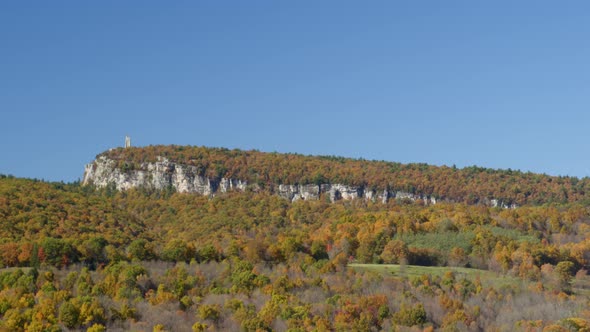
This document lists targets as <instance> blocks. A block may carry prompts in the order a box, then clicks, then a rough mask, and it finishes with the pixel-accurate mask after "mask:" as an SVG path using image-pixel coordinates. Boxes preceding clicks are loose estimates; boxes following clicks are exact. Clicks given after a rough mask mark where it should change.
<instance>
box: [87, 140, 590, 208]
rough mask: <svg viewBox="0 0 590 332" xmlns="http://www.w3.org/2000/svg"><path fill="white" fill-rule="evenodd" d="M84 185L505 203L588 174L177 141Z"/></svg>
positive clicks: (524, 201) (136, 153)
mask: <svg viewBox="0 0 590 332" xmlns="http://www.w3.org/2000/svg"><path fill="white" fill-rule="evenodd" d="M84 183H85V184H89V183H93V184H95V185H97V186H99V187H104V186H107V185H108V184H109V183H113V184H115V186H116V188H117V189H128V188H131V187H151V188H156V189H164V188H174V189H175V190H177V191H179V192H195V193H199V194H203V195H213V194H215V193H216V192H225V191H230V190H241V191H244V190H253V191H260V190H265V191H269V192H272V193H276V194H279V195H280V196H283V197H285V198H287V199H289V200H297V199H319V198H320V197H321V196H322V195H326V196H327V197H329V198H330V200H332V201H335V200H338V199H353V198H366V199H371V200H379V201H383V202H386V201H387V200H388V199H390V198H409V199H412V200H423V201H424V202H428V203H434V202H436V201H437V200H439V201H440V200H445V201H450V202H461V203H467V204H484V205H490V206H498V205H499V206H503V207H514V206H515V205H538V204H545V203H568V202H580V201H587V200H588V199H589V198H590V180H589V179H588V178H583V179H578V178H575V177H555V176H548V175H541V174H534V173H523V172H519V171H512V170H493V169H486V168H480V167H475V166H474V167H467V168H463V169H457V168H454V167H446V166H442V167H437V166H430V165H426V164H400V163H395V162H386V161H366V160H362V159H350V158H343V157H333V156H303V155H298V154H281V153H265V152H259V151H242V150H228V149H223V148H207V147H194V146H174V145H173V146H148V147H142V148H128V149H122V148H118V149H112V150H110V151H107V152H104V153H102V154H100V155H98V156H97V159H96V160H95V161H94V162H93V163H91V164H89V165H88V166H87V167H86V172H85V175H84Z"/></svg>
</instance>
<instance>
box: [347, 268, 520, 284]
mask: <svg viewBox="0 0 590 332" xmlns="http://www.w3.org/2000/svg"><path fill="white" fill-rule="evenodd" d="M348 267H350V268H353V269H355V270H367V271H374V272H378V273H382V274H384V275H388V276H393V277H398V278H412V277H420V276H422V275H425V274H426V275H431V276H438V277H442V276H444V274H445V273H447V272H448V271H452V272H453V273H454V274H455V277H456V278H466V279H469V280H472V281H473V280H474V279H476V278H477V277H479V279H480V280H481V283H482V285H483V286H484V287H489V286H493V287H495V288H498V287H513V286H524V285H525V283H526V282H525V281H523V280H522V279H519V278H516V277H511V276H506V275H503V274H499V273H496V272H492V271H488V270H480V269H472V268H465V267H449V266H418V265H397V264H354V263H353V264H348Z"/></svg>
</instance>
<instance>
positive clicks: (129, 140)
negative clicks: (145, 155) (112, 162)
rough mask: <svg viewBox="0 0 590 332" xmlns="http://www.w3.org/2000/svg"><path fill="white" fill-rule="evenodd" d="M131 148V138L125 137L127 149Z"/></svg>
mask: <svg viewBox="0 0 590 332" xmlns="http://www.w3.org/2000/svg"><path fill="white" fill-rule="evenodd" d="M130 147H131V137H129V136H125V149H127V148H130Z"/></svg>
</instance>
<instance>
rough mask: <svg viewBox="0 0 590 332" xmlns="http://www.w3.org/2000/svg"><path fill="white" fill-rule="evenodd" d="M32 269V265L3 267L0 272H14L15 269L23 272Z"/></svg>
mask: <svg viewBox="0 0 590 332" xmlns="http://www.w3.org/2000/svg"><path fill="white" fill-rule="evenodd" d="M32 269H33V268H32V267H5V268H1V269H0V273H4V272H14V271H16V270H23V272H24V273H28V272H29V271H31V270H32Z"/></svg>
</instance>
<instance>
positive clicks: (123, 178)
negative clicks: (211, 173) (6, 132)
mask: <svg viewBox="0 0 590 332" xmlns="http://www.w3.org/2000/svg"><path fill="white" fill-rule="evenodd" d="M116 165H117V163H116V162H115V161H114V160H111V159H108V158H107V157H105V156H100V157H98V158H97V159H96V160H95V161H94V162H92V163H90V164H88V165H86V167H85V170H84V177H83V180H82V184H83V185H88V184H93V185H95V186H97V187H106V186H107V185H109V184H112V185H114V186H115V188H116V189H117V190H127V189H130V188H136V187H145V188H151V189H166V188H174V189H175V190H176V191H178V192H181V193H194V194H199V195H207V196H214V195H216V194H218V193H225V192H229V191H246V190H252V191H258V190H260V188H259V187H258V185H257V184H249V183H247V182H246V181H243V180H241V179H232V178H221V179H210V178H207V177H204V176H201V175H199V170H198V169H197V168H196V167H194V166H188V165H182V164H177V163H174V162H172V161H169V160H168V159H166V158H162V157H158V158H157V161H156V162H153V163H143V164H141V165H139V167H136V168H135V169H131V170H123V169H121V168H118V167H117V166H116ZM267 190H269V191H270V192H272V193H275V194H277V195H279V196H281V197H283V198H285V199H288V200H289V201H292V202H294V201H297V200H318V199H320V197H321V196H322V195H323V197H328V198H329V199H330V201H332V202H335V201H338V200H352V199H365V200H371V201H374V202H377V201H378V202H382V203H387V202H388V201H389V200H390V199H402V200H403V199H407V200H411V201H418V200H420V201H422V202H424V204H436V203H437V199H436V198H435V197H431V196H427V195H417V194H412V193H408V192H403V191H397V190H380V191H376V190H372V189H369V188H366V187H356V186H349V185H345V184H337V183H336V184H327V183H326V184H305V185H300V184H276V185H272V186H271V187H270V188H267ZM443 200H444V199H443ZM481 202H482V203H483V204H485V205H489V206H493V207H496V206H499V207H502V208H515V207H516V205H514V204H512V205H508V204H505V203H503V202H502V201H500V200H497V199H487V198H484V199H482V200H481Z"/></svg>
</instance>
